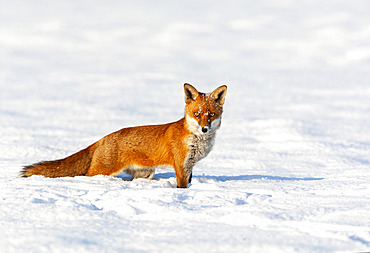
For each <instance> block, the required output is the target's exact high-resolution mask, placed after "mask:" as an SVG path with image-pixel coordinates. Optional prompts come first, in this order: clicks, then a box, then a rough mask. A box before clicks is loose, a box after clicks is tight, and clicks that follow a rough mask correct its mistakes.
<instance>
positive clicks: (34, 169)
mask: <svg viewBox="0 0 370 253" xmlns="http://www.w3.org/2000/svg"><path fill="white" fill-rule="evenodd" d="M94 151H95V147H94V145H91V146H90V147H88V148H86V149H83V150H81V151H79V152H77V153H75V154H73V155H71V156H68V157H66V158H64V159H60V160H55V161H46V162H39V163H35V164H31V165H28V166H25V167H24V168H23V169H22V171H21V172H20V176H21V177H30V176H32V175H43V176H45V177H75V176H84V175H86V173H87V171H88V169H89V168H90V165H91V160H92V156H93V153H94Z"/></svg>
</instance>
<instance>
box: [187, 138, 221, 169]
mask: <svg viewBox="0 0 370 253" xmlns="http://www.w3.org/2000/svg"><path fill="white" fill-rule="evenodd" d="M215 136H216V134H215V132H213V133H208V134H205V135H196V134H190V135H189V136H188V137H187V139H186V143H187V145H188V148H189V151H188V153H187V155H186V158H185V160H184V168H185V173H186V175H188V176H189V175H190V174H191V172H192V168H193V166H194V165H195V164H196V163H197V162H198V161H200V160H201V159H203V158H204V157H206V156H207V155H208V153H209V152H210V151H211V150H212V147H213V144H214V141H215Z"/></svg>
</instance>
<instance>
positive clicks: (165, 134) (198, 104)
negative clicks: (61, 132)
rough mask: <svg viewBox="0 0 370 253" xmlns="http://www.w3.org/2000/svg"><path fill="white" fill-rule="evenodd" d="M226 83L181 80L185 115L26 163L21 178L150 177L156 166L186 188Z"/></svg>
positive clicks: (215, 121) (217, 120)
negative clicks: (199, 85)
mask: <svg viewBox="0 0 370 253" xmlns="http://www.w3.org/2000/svg"><path fill="white" fill-rule="evenodd" d="M226 91H227V86H226V85H223V86H220V87H218V88H217V89H216V90H214V91H213V92H212V93H208V94H205V93H201V92H198V91H197V90H196V89H195V88H194V87H193V86H191V85H190V84H187V83H185V84H184V92H185V103H186V107H185V117H184V118H182V119H180V120H178V121H176V122H173V123H168V124H164V125H150V126H137V127H129V128H123V129H121V130H118V131H116V132H114V133H111V134H109V135H107V136H105V137H103V138H102V139H101V140H99V141H97V142H95V143H94V144H92V145H90V146H89V147H87V148H86V149H83V150H81V151H79V152H77V153H75V154H73V155H71V156H68V157H66V158H64V159H60V160H55V161H45V162H40V163H36V164H32V165H29V166H25V167H24V168H23V170H22V171H21V173H20V176H22V177H29V176H32V175H43V176H45V177H73V176H95V175H119V174H120V173H122V172H126V173H127V174H129V175H131V176H132V177H133V178H148V179H152V178H153V176H154V172H155V168H160V167H168V166H169V167H173V168H174V170H175V175H176V182H177V187H178V188H187V187H188V183H190V182H191V179H192V169H193V166H194V165H195V163H196V162H198V161H199V160H200V159H202V158H204V157H205V156H206V155H208V153H209V152H210V151H211V149H212V146H213V143H214V139H215V135H216V130H217V129H218V128H219V127H220V124H221V115H222V110H223V104H224V101H225V96H226Z"/></svg>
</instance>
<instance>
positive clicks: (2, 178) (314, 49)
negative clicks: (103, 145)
mask: <svg viewBox="0 0 370 253" xmlns="http://www.w3.org/2000/svg"><path fill="white" fill-rule="evenodd" d="M0 3H1V6H2V7H1V9H0V231H1V232H0V251H1V252H356V251H370V215H369V213H370V117H369V113H370V71H369V69H370V15H369V13H370V3H369V2H368V1H365V0H363V1H357V0H356V1H344V0H335V1H330V0H328V1H318V0H317V1H316V0H315V1H311V0H310V1H308V0H307V1H289V0H283V1H242V0H240V1H229V3H227V4H226V3H225V1H207V0H205V1H169V0H165V1H149V0H147V1H144V0H139V1H114V0H110V1H104V2H103V1H95V0H93V1H91V0H90V1H70V0H67V1H58V2H56V1H41V0H36V1H21V0H14V1H5V0H0ZM185 82H189V83H191V84H193V85H194V86H195V87H197V88H198V89H199V90H201V91H205V92H209V91H212V90H213V89H214V88H216V87H218V86H219V85H221V84H227V85H228V94H227V96H226V103H225V106H224V107H225V111H224V117H223V122H222V127H221V129H220V130H219V132H218V136H217V138H216V144H215V147H214V149H213V151H212V152H211V153H210V155H209V156H208V157H207V158H205V159H204V160H202V161H201V162H200V163H198V164H197V165H196V167H195V169H194V171H193V175H194V178H193V182H192V184H191V185H190V187H189V188H188V189H176V188H173V187H174V186H175V176H174V172H173V171H172V170H169V169H166V170H160V169H158V170H157V171H156V175H155V178H154V180H152V181H148V180H143V179H141V180H134V181H130V180H129V179H128V178H127V177H126V176H125V175H122V176H121V177H118V178H114V177H105V176H97V177H92V178H87V177H76V178H58V179H49V178H44V177H40V176H34V177H31V178H18V177H17V175H18V172H19V170H20V169H21V167H22V166H24V165H27V164H30V163H34V162H37V161H42V160H51V159H57V158H63V157H65V156H67V155H70V154H72V153H74V152H76V151H78V150H80V149H82V148H85V147H87V146H88V145H90V144H91V143H93V142H95V141H97V140H98V139H100V138H101V137H103V136H104V135H106V134H109V133H111V132H113V131H115V130H118V129H120V128H123V127H127V126H134V125H144V124H158V123H165V122H171V121H175V120H177V119H179V118H181V117H182V116H183V108H184V95H183V86H182V85H183V83H185Z"/></svg>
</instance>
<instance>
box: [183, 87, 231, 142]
mask: <svg viewBox="0 0 370 253" xmlns="http://www.w3.org/2000/svg"><path fill="white" fill-rule="evenodd" d="M226 91H227V86H226V85H223V86H220V87H218V88H217V89H215V90H214V91H213V92H212V93H207V94H205V93H202V92H198V91H197V90H196V89H195V88H194V87H193V86H191V85H190V84H187V83H185V84H184V92H185V103H186V107H185V120H186V123H187V126H188V130H189V131H190V132H192V133H193V134H196V135H204V134H209V133H211V132H214V131H216V130H217V129H218V128H219V127H220V125H221V115H222V106H223V104H224V102H225V96H226Z"/></svg>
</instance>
